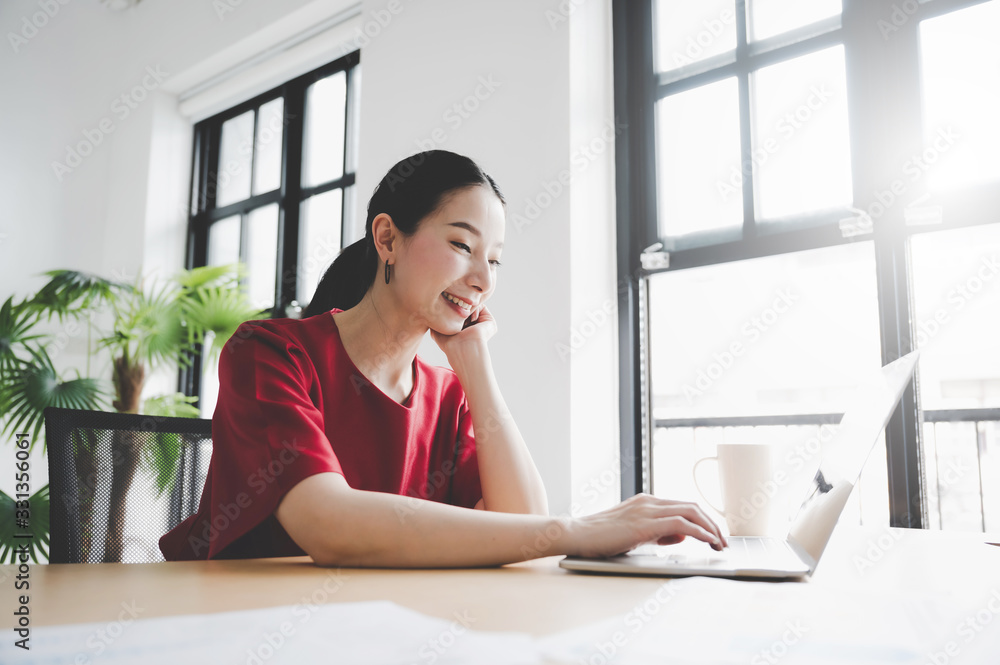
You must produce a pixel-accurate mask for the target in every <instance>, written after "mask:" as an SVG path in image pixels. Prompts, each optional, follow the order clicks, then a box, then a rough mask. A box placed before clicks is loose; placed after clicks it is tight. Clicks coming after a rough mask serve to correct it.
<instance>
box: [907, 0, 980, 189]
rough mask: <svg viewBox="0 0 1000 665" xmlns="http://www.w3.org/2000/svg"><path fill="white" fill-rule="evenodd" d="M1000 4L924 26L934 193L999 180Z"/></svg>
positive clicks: (927, 159)
mask: <svg viewBox="0 0 1000 665" xmlns="http://www.w3.org/2000/svg"><path fill="white" fill-rule="evenodd" d="M998 34H1000V0H993V2H987V3H984V4H982V5H977V6H975V7H969V8H968V9H963V10H960V11H956V12H954V13H951V14H946V15H944V16H939V17H937V18H932V19H928V20H926V21H923V22H922V23H921V24H920V63H921V83H922V87H923V109H924V143H925V151H924V155H923V156H922V157H923V160H922V161H923V163H924V164H926V165H927V166H928V168H927V171H926V173H927V184H928V187H929V188H930V189H931V190H936V191H941V190H946V189H951V188H954V187H961V186H967V185H971V184H976V183H982V182H987V181H994V180H997V179H1000V160H998V159H997V154H998V153H1000V123H998V122H997V118H998V117H1000V76H998V73H1000V40H998V39H997V35H998Z"/></svg>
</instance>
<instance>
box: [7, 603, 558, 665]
mask: <svg viewBox="0 0 1000 665" xmlns="http://www.w3.org/2000/svg"><path fill="white" fill-rule="evenodd" d="M473 619H474V618H469V617H462V616H457V617H456V618H455V620H454V621H445V620H443V619H437V618H433V617H429V616H426V615H424V614H421V613H419V612H414V611H413V610H409V609H407V608H404V607H400V606H399V605H396V604H395V603H391V602H388V601H371V602H361V603H332V604H329V605H319V606H304V605H296V606H286V607H273V608H265V609H259V610H247V611H242V612H224V613H220V614H200V615H185V616H178V617H162V618H156V619H137V620H134V621H132V622H131V623H128V624H121V625H118V626H117V627H116V626H114V625H113V624H114V623H115V622H111V623H110V624H109V623H92V624H80V625H71V626H50V627H41V628H35V629H33V630H32V631H31V650H30V651H24V650H22V649H18V648H16V647H14V646H13V645H12V644H11V643H10V642H11V640H5V642H4V643H3V644H2V645H0V663H4V664H8V663H11V664H13V663H18V664H19V663H26V664H31V665H43V664H44V665H63V664H65V665H86V664H93V665H119V664H120V665H126V664H127V665H134V664H136V663H142V664H143V665H146V664H147V663H148V664H151V665H156V664H158V663H164V664H167V663H169V664H170V665H175V664H177V663H180V664H181V665H194V664H195V663H211V664H212V665H281V664H284V663H288V664H294V665H300V664H305V663H336V664H340V663H344V664H350V665H354V664H355V663H366V664H371V665H381V664H383V663H384V664H386V665H409V664H411V663H413V664H418V663H426V664H429V663H434V664H435V665H453V664H454V665H457V664H459V663H484V664H487V665H492V664H494V663H495V664H497V665H511V664H513V665H535V664H537V663H540V662H541V661H540V658H539V655H538V650H537V648H536V646H535V643H534V641H533V640H532V638H531V637H530V636H529V635H527V634H524V633H490V632H484V631H477V630H474V629H472V628H470V627H469V626H470V625H474V621H473ZM283 629H284V630H283ZM111 634H115V635H117V637H115V638H114V639H111V640H110V644H108V643H107V636H108V635H111ZM101 635H103V636H104V637H101ZM102 646H104V648H101V647H102Z"/></svg>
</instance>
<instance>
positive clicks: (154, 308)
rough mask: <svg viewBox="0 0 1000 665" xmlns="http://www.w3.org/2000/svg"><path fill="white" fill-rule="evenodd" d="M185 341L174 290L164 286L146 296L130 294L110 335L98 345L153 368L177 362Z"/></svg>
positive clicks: (137, 293) (185, 345)
mask: <svg viewBox="0 0 1000 665" xmlns="http://www.w3.org/2000/svg"><path fill="white" fill-rule="evenodd" d="M186 338H187V334H186V333H185V330H184V321H183V319H182V315H181V308H180V306H179V304H178V302H177V291H176V289H174V288H171V287H170V286H168V285H165V286H163V287H162V288H161V289H159V290H158V291H155V290H154V291H152V292H151V293H149V294H146V293H142V292H135V293H134V294H132V296H131V297H129V298H128V299H127V300H126V302H125V306H124V307H123V308H121V309H120V310H119V312H118V317H117V319H116V320H115V331H114V334H113V335H112V336H111V337H105V338H104V339H102V340H100V342H98V343H99V344H100V345H101V346H106V347H111V348H113V349H118V351H119V353H125V354H126V355H127V356H128V357H129V358H130V359H131V360H132V362H141V363H144V364H146V365H147V366H149V367H157V366H158V365H159V364H161V363H163V362H172V361H174V360H177V359H178V356H180V355H181V352H182V351H183V350H185V349H186V348H187V344H186ZM129 349H131V350H129ZM126 352H127V353H126Z"/></svg>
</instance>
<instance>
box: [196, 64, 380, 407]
mask: <svg viewBox="0 0 1000 665" xmlns="http://www.w3.org/2000/svg"><path fill="white" fill-rule="evenodd" d="M360 63H361V56H360V51H354V52H351V53H348V54H346V55H344V56H342V57H340V58H338V59H337V60H334V61H333V62H330V63H327V64H325V65H323V66H321V67H318V68H317V69H314V70H312V71H310V72H307V73H305V74H302V75H300V76H297V77H295V78H293V79H291V80H289V81H286V82H285V83H283V84H281V85H279V86H277V87H275V88H272V89H270V90H268V91H267V92H264V93H261V94H259V95H257V96H255V97H253V98H252V99H248V100H246V101H244V102H241V103H239V104H237V105H235V106H233V107H231V108H229V109H226V110H225V111H222V112H220V113H217V114H215V115H213V116H212V117H210V118H206V119H204V120H202V121H200V122H198V123H197V124H196V125H195V126H194V149H193V156H192V166H191V174H192V177H191V189H190V201H189V208H188V215H189V216H188V228H187V247H186V251H185V265H186V267H187V268H188V269H191V268H195V267H200V266H204V265H207V263H208V236H209V229H210V228H211V226H212V224H214V223H215V222H218V221H220V220H223V219H226V218H228V217H232V216H233V215H237V214H238V215H240V218H241V219H240V239H241V241H240V242H241V248H240V257H241V258H240V260H241V261H243V260H245V254H246V238H247V234H246V224H247V216H248V215H249V214H250V212H252V211H253V210H257V209H259V208H261V207H263V206H267V205H271V204H277V206H278V247H277V253H278V255H277V265H276V277H278V278H277V279H276V280H275V290H276V292H275V300H274V307H273V308H272V309H271V311H270V316H271V317H272V318H283V317H285V316H286V312H287V311H288V310H289V308H290V307H291V306H293V304H294V303H297V302H298V300H297V297H296V290H297V288H298V272H299V271H298V262H299V217H300V210H301V207H302V203H303V202H304V201H306V200H307V199H309V198H311V197H313V196H317V195H319V194H323V193H325V192H328V191H331V190H334V189H342V190H343V191H344V192H345V193H346V191H347V190H348V188H349V187H352V186H353V185H355V183H356V180H357V161H358V155H357V141H356V134H357V126H358V117H357V115H358V106H357V99H356V95H357V94H358V86H357V81H356V77H359V76H360V75H361V72H360V68H359V65H360ZM339 72H345V75H346V77H347V94H346V98H345V115H344V118H345V122H344V156H343V159H344V162H343V167H344V168H343V172H342V175H341V177H340V178H337V179H335V180H331V181H329V182H325V183H322V184H320V185H317V186H312V187H305V186H303V185H302V157H303V147H304V146H303V142H304V140H305V138H304V137H305V121H306V118H305V115H306V114H305V107H306V92H307V90H308V88H309V86H311V85H312V84H313V83H315V82H316V81H319V80H321V79H324V78H326V77H328V76H332V75H334V74H337V73H339ZM279 97H280V98H283V99H284V102H283V120H282V127H283V132H282V146H281V183H280V185H279V187H278V188H277V189H275V190H273V191H270V192H266V193H263V194H253V193H252V192H251V195H250V197H249V198H246V199H242V200H240V201H237V202H235V203H232V204H229V205H226V206H223V207H221V208H220V207H217V206H216V195H217V181H218V176H219V174H220V168H219V158H220V145H221V140H222V126H223V124H224V123H225V122H226V121H228V120H231V119H232V118H235V117H237V116H239V115H242V114H243V113H246V112H247V111H251V110H254V109H256V108H258V107H260V106H261V105H262V104H265V103H267V102H269V101H272V100H274V99H277V98H279ZM258 119H259V115H255V117H254V132H253V136H254V140H255V141H256V137H257V122H258ZM252 155H253V156H255V155H256V150H254V151H253V153H252ZM251 159H253V157H252V158H251ZM252 173H253V170H252V162H251V176H252ZM353 212H354V211H353V209H352V202H351V201H350V200H349V197H348V196H344V197H343V198H342V201H341V220H342V223H341V239H340V243H341V247H345V246H346V245H347V244H348V240H349V237H348V234H349V233H350V230H351V229H350V226H349V224H348V223H347V222H348V218H349V216H350V215H352V214H353ZM299 304H300V305H301V306H302V307H303V308H305V306H307V305H308V303H299ZM192 360H193V362H192V364H191V365H189V366H188V367H186V368H184V369H183V370H181V373H180V377H179V379H178V390H180V391H182V392H184V393H185V394H187V395H197V396H200V394H201V361H200V356H195V357H194V358H193V359H192Z"/></svg>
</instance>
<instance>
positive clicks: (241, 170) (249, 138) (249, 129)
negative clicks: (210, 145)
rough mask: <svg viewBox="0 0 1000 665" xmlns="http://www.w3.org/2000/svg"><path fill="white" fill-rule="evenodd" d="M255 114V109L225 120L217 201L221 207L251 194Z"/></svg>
mask: <svg viewBox="0 0 1000 665" xmlns="http://www.w3.org/2000/svg"><path fill="white" fill-rule="evenodd" d="M253 114H254V112H253V111H247V112H246V113H244V114H243V115H238V116H236V117H235V118H233V119H231V120H227V121H226V122H224V123H222V142H221V144H220V147H219V173H218V176H217V178H218V180H217V182H218V189H217V190H216V195H215V196H216V199H215V205H216V206H218V207H220V208H221V207H222V206H226V205H229V204H230V203H236V202H237V201H242V200H243V199H245V198H247V197H249V196H250V158H251V157H252V156H253Z"/></svg>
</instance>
